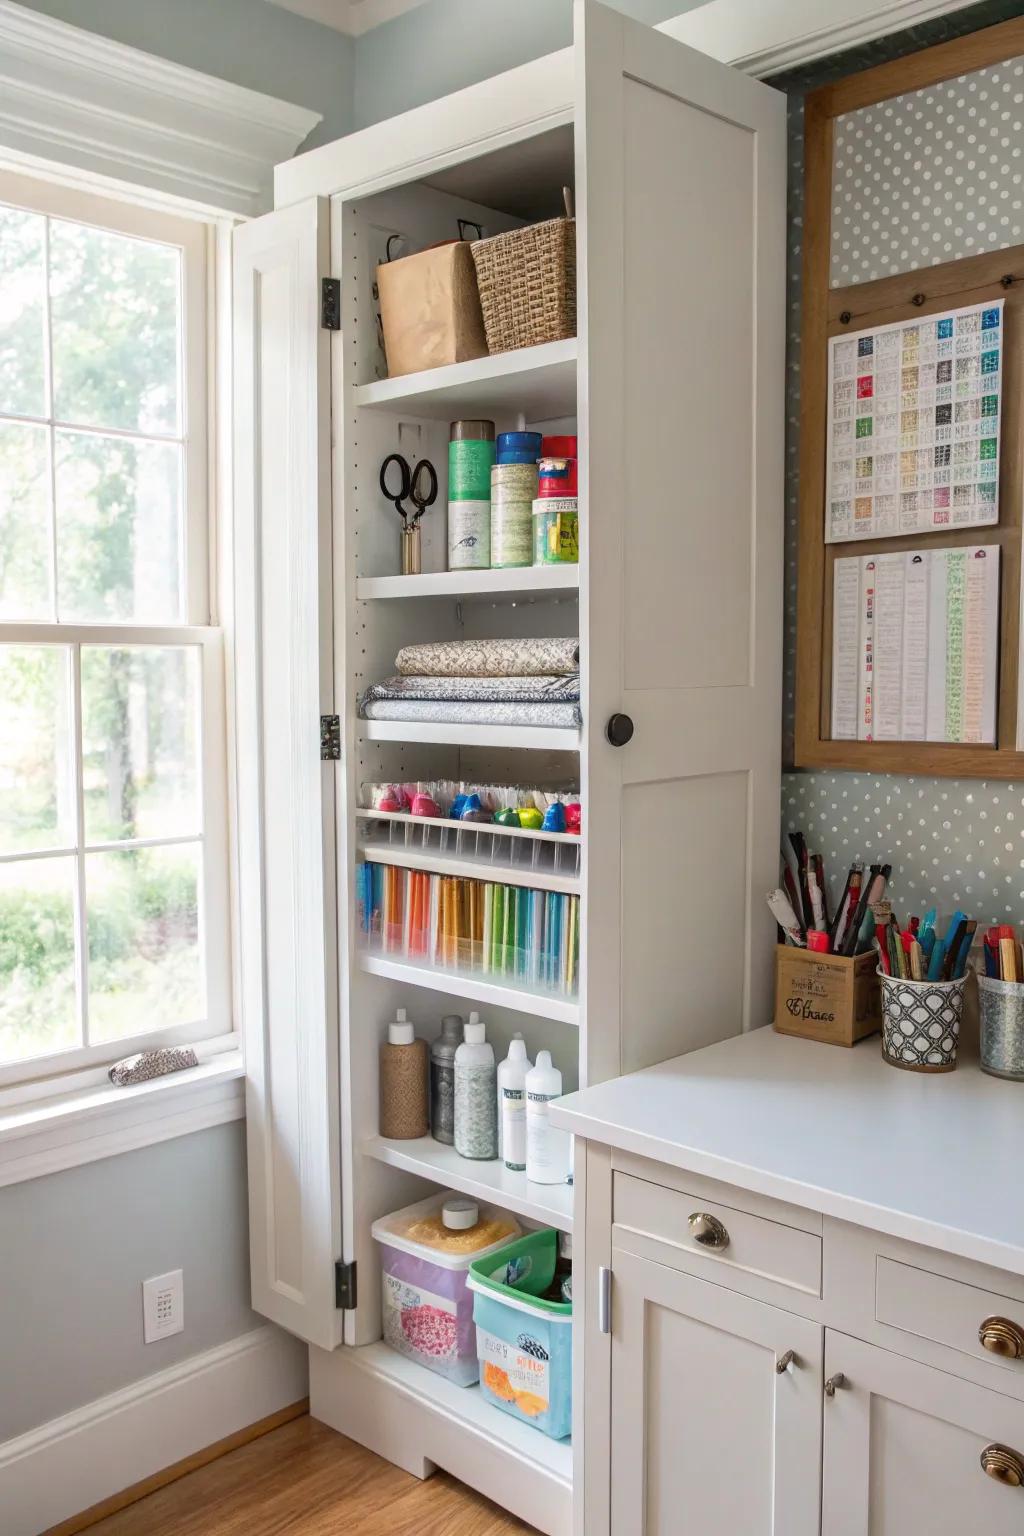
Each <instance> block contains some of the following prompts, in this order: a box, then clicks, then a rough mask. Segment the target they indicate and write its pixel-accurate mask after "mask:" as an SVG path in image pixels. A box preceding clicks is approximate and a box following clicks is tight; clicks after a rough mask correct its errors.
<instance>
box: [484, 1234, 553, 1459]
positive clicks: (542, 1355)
mask: <svg viewBox="0 0 1024 1536" xmlns="http://www.w3.org/2000/svg"><path fill="white" fill-rule="evenodd" d="M558 1242H559V1238H558V1233H557V1232H555V1231H552V1230H550V1229H545V1230H544V1231H541V1232H530V1233H528V1234H527V1235H526V1236H525V1237H523V1238H520V1239H519V1241H518V1242H515V1243H512V1244H510V1245H508V1246H507V1247H503V1248H502V1249H501V1251H500V1252H498V1253H492V1254H488V1255H486V1256H485V1255H481V1256H480V1258H478V1259H475V1260H474V1261H473V1263H472V1264H471V1265H470V1268H469V1287H470V1290H471V1291H472V1292H473V1318H474V1321H475V1322H476V1348H477V1354H478V1355H479V1357H480V1390H481V1391H482V1392H483V1394H484V1396H485V1397H486V1398H487V1399H488V1401H489V1402H492V1403H495V1404H497V1406H498V1407H499V1408H503V1409H504V1411H505V1412H506V1413H511V1414H512V1415H513V1416H514V1417H515V1418H517V1419H522V1420H523V1421H524V1422H525V1423H527V1424H533V1425H535V1426H536V1427H537V1428H538V1429H542V1430H543V1431H544V1433H545V1434H546V1435H550V1436H551V1438H552V1439H553V1440H564V1438H565V1436H566V1435H568V1434H570V1433H571V1431H572V1300H571V1296H572V1290H571V1286H567V1285H566V1284H565V1282H564V1280H563V1278H562V1276H561V1275H560V1274H559V1273H558Z"/></svg>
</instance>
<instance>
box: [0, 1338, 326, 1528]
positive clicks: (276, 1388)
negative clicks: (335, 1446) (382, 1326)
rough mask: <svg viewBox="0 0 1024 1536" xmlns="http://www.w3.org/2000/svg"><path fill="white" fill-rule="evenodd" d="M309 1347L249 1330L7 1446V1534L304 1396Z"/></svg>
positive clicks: (1, 1501)
mask: <svg viewBox="0 0 1024 1536" xmlns="http://www.w3.org/2000/svg"><path fill="white" fill-rule="evenodd" d="M308 1383H309V1367H308V1350H307V1348H306V1346H305V1345H304V1344H302V1343H300V1342H299V1340H298V1339H293V1338H292V1337H291V1336H290V1335H289V1334H287V1333H282V1332H281V1330H280V1329H278V1328H272V1327H266V1328H256V1329H253V1331H252V1332H251V1333H243V1334H242V1335H241V1337H240V1338H237V1339H230V1340H229V1341H228V1343H226V1344H220V1345H218V1346H217V1348H216V1349H209V1350H206V1351H205V1352H204V1353H203V1354H201V1355H193V1356H191V1358H189V1359H188V1360H182V1361H181V1362H180V1363H179V1364H178V1365H172V1366H170V1367H168V1369H167V1370H165V1371H157V1372H156V1373H155V1374H154V1375H152V1376H147V1377H145V1378H144V1379H143V1380H142V1381H136V1382H133V1383H132V1384H131V1386H128V1387H122V1388H121V1389H120V1390H119V1391H117V1392H111V1393H110V1394H109V1395H108V1396H106V1397H100V1398H97V1399H96V1401H95V1402H92V1403H86V1404H85V1406H84V1407H83V1408H76V1409H75V1410H74V1411H73V1412H72V1413H66V1414H64V1415H62V1417H61V1418H59V1419H51V1420H50V1422H49V1423H48V1424H41V1425H40V1426H39V1428H38V1429H32V1430H29V1431H28V1433H27V1434H24V1435H19V1436H18V1437H17V1438H16V1439H14V1440H8V1441H7V1442H6V1443H5V1444H2V1445H0V1510H2V1511H3V1513H2V1516H0V1527H2V1529H3V1536H39V1532H40V1531H45V1530H47V1529H48V1528H49V1527H50V1526H51V1525H56V1524H57V1523H58V1521H61V1520H66V1519H68V1517H69V1516H71V1515H75V1514H78V1513H79V1512H80V1511H81V1510H83V1509H88V1508H89V1507H90V1505H92V1504H98V1503H99V1502H100V1500H101V1499H107V1498H109V1497H110V1496H111V1495H112V1494H115V1493H119V1492H120V1491H121V1490H122V1489H123V1488H128V1487H130V1486H131V1484H132V1483H137V1482H140V1481H141V1480H142V1479H143V1478H146V1477H150V1476H152V1474H153V1473H154V1472H160V1471H162V1470H163V1468H164V1467H169V1466H173V1464H174V1463H175V1462H176V1461H181V1460H183V1458H184V1457H186V1456H192V1455H194V1454H195V1453H196V1451H201V1450H203V1449H205V1447H206V1446H208V1445H213V1444H214V1443H215V1442H216V1441H217V1440H222V1439H224V1437H225V1436H226V1435H232V1434H234V1433H235V1432H236V1431H237V1430H239V1429H244V1428H245V1427H246V1426H247V1425H249V1424H255V1423H256V1422H257V1420H259V1419H263V1418H266V1417H267V1415H268V1414H271V1413H276V1412H277V1411H278V1410H279V1409H281V1408H286V1407H288V1405H289V1404H291V1403H295V1402H298V1401H299V1399H300V1398H303V1397H305V1396H306V1394H307V1391H308Z"/></svg>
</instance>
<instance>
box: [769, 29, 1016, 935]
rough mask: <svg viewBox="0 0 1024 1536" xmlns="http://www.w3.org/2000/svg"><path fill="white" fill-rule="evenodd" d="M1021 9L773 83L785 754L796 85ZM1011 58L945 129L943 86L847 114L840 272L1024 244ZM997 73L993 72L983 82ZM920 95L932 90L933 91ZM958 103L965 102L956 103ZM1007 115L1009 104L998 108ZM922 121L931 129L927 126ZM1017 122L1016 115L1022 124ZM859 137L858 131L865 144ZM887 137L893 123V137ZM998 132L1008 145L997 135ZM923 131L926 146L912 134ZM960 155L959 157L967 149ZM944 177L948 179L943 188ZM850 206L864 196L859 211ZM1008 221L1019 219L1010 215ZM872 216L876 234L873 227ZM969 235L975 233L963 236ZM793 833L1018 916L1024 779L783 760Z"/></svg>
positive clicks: (902, 896) (786, 744) (792, 584)
mask: <svg viewBox="0 0 1024 1536" xmlns="http://www.w3.org/2000/svg"><path fill="white" fill-rule="evenodd" d="M1022 12H1024V3H1022V0H989V3H986V4H984V5H979V6H972V7H970V8H969V9H967V10H964V11H959V12H955V13H952V14H951V15H949V16H946V17H942V18H939V19H938V20H936V21H934V22H930V23H928V24H926V25H925V26H922V27H917V28H914V29H913V30H912V31H911V32H905V33H901V34H899V35H897V36H894V37H891V38H885V39H880V40H879V41H878V42H876V43H871V44H868V45H866V46H865V47H863V48H859V49H857V50H855V51H853V52H851V53H848V54H845V55H842V56H838V57H836V58H834V59H828V60H824V61H821V62H820V63H818V64H812V65H807V66H805V67H803V68H802V69H801V70H800V71H797V72H794V73H793V74H792V75H790V76H788V77H778V78H776V79H775V80H774V81H773V82H772V84H774V85H776V86H778V87H780V88H781V89H784V90H785V91H786V92H787V94H788V96H789V252H788V277H787V306H788V337H787V357H786V423H787V425H786V566H785V581H786V604H785V660H784V675H783V749H784V756H783V761H784V764H787V763H792V760H793V698H794V673H795V662H796V516H797V487H798V456H799V442H800V439H799V411H800V369H799V356H800V353H799V345H800V277H801V262H802V259H803V173H804V164H803V97H804V94H805V93H806V92H807V91H808V90H813V89H814V88H815V87H816V86H818V85H822V84H825V83H826V82H827V81H829V80H835V79H839V78H841V77H842V76H844V75H848V74H852V73H853V72H854V71H855V70H859V69H867V68H869V67H870V66H871V65H873V64H879V63H883V62H884V61H885V60H886V59H890V58H898V57H901V56H902V55H904V54H907V53H910V52H913V51H914V50H915V49H917V48H922V47H927V46H929V45H930V44H932V43H936V42H942V41H944V40H946V39H947V38H949V37H954V36H961V35H963V34H964V33H967V32H971V31H974V30H976V29H977V28H979V27H983V26H991V25H993V24H994V23H996V22H998V21H1001V20H1005V19H1006V18H1007V17H1009V16H1016V15H1020V14H1022ZM1018 66H1021V67H1022V68H1024V60H1014V61H1013V63H1012V64H1011V65H1010V66H1009V69H1008V70H1007V69H1006V67H1004V68H1003V69H996V70H994V71H989V70H984V71H979V72H978V73H977V74H976V75H972V76H971V77H970V79H969V80H964V81H956V82H951V83H950V85H949V87H948V89H947V88H946V87H943V88H942V89H943V92H944V93H945V94H946V95H947V99H946V100H945V101H943V103H942V111H941V116H942V118H943V119H945V118H946V117H947V116H948V115H950V113H951V112H952V114H953V121H952V123H951V125H950V126H949V127H947V128H945V129H944V130H943V131H942V132H941V133H940V132H939V131H938V128H937V126H936V125H937V124H938V123H939V106H940V104H939V101H938V99H937V93H936V91H935V90H931V91H922V92H915V93H914V94H913V95H909V96H907V97H905V98H902V99H901V101H900V103H899V104H898V106H897V105H894V107H893V112H894V115H893V117H892V118H886V117H884V114H883V115H879V109H878V108H865V109H864V110H863V111H862V112H858V113H853V114H850V117H849V118H848V119H847V120H846V123H844V125H843V126H842V130H841V132H840V134H839V135H838V136H837V148H836V156H837V166H838V165H840V164H841V166H842V174H843V182H842V185H843V187H844V189H845V190H844V199H843V209H844V213H847V212H848V213H849V214H850V217H851V219H852V215H853V212H854V211H856V213H857V216H858V219H863V218H864V217H865V216H867V218H866V222H867V225H868V230H867V238H864V239H861V240H855V239H854V238H853V235H852V231H853V229H854V225H853V224H852V223H851V224H849V225H844V224H842V222H840V223H838V225H837V226H836V238H835V241H834V243H833V256H832V260H833V270H832V279H833V283H834V284H840V285H842V284H846V283H850V282H864V281H867V280H869V279H871V278H874V277H881V276H885V275H888V274H889V273H891V272H901V271H908V270H912V269H914V268H916V267H920V266H925V265H930V264H932V263H934V262H941V261H947V260H950V259H952V258H953V257H954V256H961V255H971V254H978V252H980V251H985V250H994V249H999V248H1000V247H1002V246H1007V245H1013V244H1024V210H1022V208H1021V207H1020V204H1021V202H1024V193H1022V192H1021V190H1020V189H1021V187H1022V186H1024V182H1021V180H1020V177H1021V176H1024V153H1021V152H1020V151H1022V150H1024V101H1020V102H1018V101H1016V100H1014V97H1015V96H1016V95H1017V93H1018V92H1020V93H1021V95H1022V96H1024V73H1021V74H1017V73H1015V71H1016V70H1017V69H1018ZM993 73H994V74H998V75H999V76H1000V78H999V79H998V80H996V81H992V80H987V79H985V80H983V77H987V76H990V75H992V74H993ZM971 83H974V84H975V86H976V89H975V90H974V91H971V90H970V89H969V86H970V84H971ZM981 91H984V92H985V93H986V99H984V100H982V98H981V96H980V95H979V92H981ZM925 96H932V97H933V98H936V99H933V100H932V101H931V102H927V103H926V102H925V101H924V100H923V98H924V97H925ZM949 97H951V98H952V100H951V101H950V99H948V98H949ZM961 99H962V100H963V103H964V105H963V107H962V108H960V107H957V105H956V103H957V102H959V101H960V100H961ZM972 113H973V115H972ZM1004 113H1008V114H1009V116H1007V117H1005V118H1004V117H1003V114H1004ZM869 118H870V119H871V122H870V130H871V131H870V132H869ZM927 123H931V124H932V125H933V126H932V127H931V128H927V127H926V126H925V125H926V124H927ZM1015 123H1016V124H1019V125H1021V126H1018V127H1017V128H1014V127H1013V124H1015ZM1006 124H1008V125H1009V129H1007V128H1006V126H1004V125H1006ZM961 130H962V131H961ZM993 130H995V131H993ZM854 133H861V134H862V135H864V136H863V137H862V138H861V139H860V140H859V142H858V146H857V147H858V154H857V155H856V156H854V155H853V154H852V145H853V142H854V140H853V137H852V136H853V134H854ZM887 133H888V134H890V135H892V139H891V142H889V143H887V141H886V138H885V135H886V134H887ZM1005 137H1009V138H1010V140H1011V142H1010V144H1009V145H1004V144H1003V143H1002V142H1001V141H1002V139H1003V138H1005ZM915 138H920V139H921V143H920V144H915V143H914V142H913V140H914V139H915ZM972 138H973V139H974V140H975V142H974V143H971V142H970V141H971V139H972ZM939 141H941V142H939ZM961 151H962V153H963V159H958V158H957V156H958V154H959V153H960V152H961ZM1014 151H1017V153H1014ZM908 152H909V154H910V159H909V161H908V160H907V159H906V156H907V154H908ZM897 156H899V160H898V163H897ZM887 161H888V162H889V163H888V164H887V163H886V162H887ZM917 162H919V164H918V163H917ZM915 164H916V167H917V168H916V170H915ZM926 173H927V174H926ZM958 176H959V177H960V178H961V183H960V184H959V185H957V182H956V178H957V177H958ZM1015 177H1016V178H1017V180H1014V178H1015ZM950 178H951V179H952V182H953V186H952V187H950V186H949V185H947V184H946V183H947V182H948V180H949V179H950ZM950 191H951V192H952V196H951V197H947V196H946V193H947V192H950ZM1004 193H1005V196H1004V195H1003V194H1004ZM856 202H859V203H860V204H861V206H860V207H859V208H857V209H856V210H854V207H853V205H854V203H856ZM958 203H961V204H963V207H962V208H958V207H957V206H956V204H958ZM1015 203H1016V204H1017V206H1016V207H1014V204H1015ZM904 210H906V212H904ZM968 213H970V214H971V215H973V217H970V218H968V217H967V214H968ZM908 215H909V216H908ZM840 217H841V218H842V215H841V216H840ZM1004 218H1006V219H1008V220H1009V221H1010V222H1009V223H1007V224H1005V225H1004V224H1003V223H1002V222H1001V221H1002V220H1003V219H1004ZM947 219H948V220H951V221H952V222H949V223H947V222H946V221H947ZM873 223H877V224H878V226H879V227H878V229H877V230H875V229H871V227H870V226H871V225H872V224H873ZM904 228H905V229H906V230H907V231H908V233H907V234H904V233H903V231H904ZM844 231H846V233H845V234H844ZM958 231H959V233H958ZM993 236H994V238H992V237H993ZM915 239H916V240H917V242H918V243H917V244H916V245H915V244H913V243H912V242H913V241H914V240H915ZM968 239H973V240H974V241H975V244H973V245H967V244H966V241H967V240H968ZM844 240H845V241H846V242H847V246H848V248H844V244H843V241H844ZM947 243H948V244H949V246H950V247H951V249H949V250H946V249H945V246H946V244H947ZM904 252H906V253H907V254H906V256H904V254H903V253H904ZM795 829H801V830H803V831H804V832H805V834H806V836H807V839H808V843H809V845H810V846H811V848H813V849H815V850H819V849H820V851H821V852H822V853H823V854H824V856H825V861H826V865H827V867H828V869H829V871H830V875H831V879H832V883H833V885H838V886H839V887H840V888H841V886H842V882H843V880H845V876H846V869H847V867H848V866H849V863H850V860H851V859H854V858H863V859H865V860H866V861H867V862H869V863H870V862H874V861H876V860H884V861H886V862H891V863H892V865H893V878H892V890H893V895H894V898H895V900H896V902H897V904H898V906H899V907H900V908H909V909H910V910H912V911H915V912H920V911H923V910H926V909H927V908H928V907H929V906H931V905H936V906H938V908H939V911H940V914H942V915H945V916H948V915H949V914H950V913H952V911H953V910H954V909H955V907H956V906H958V905H962V906H963V907H964V908H965V910H966V909H968V908H969V909H970V910H971V912H972V914H976V915H977V916H978V918H979V919H981V920H983V921H984V922H986V923H987V922H990V921H1004V922H1006V921H1010V922H1021V921H1024V783H1022V784H1008V783H997V782H992V783H987V782H983V781H976V780H957V779H937V778H928V779H924V778H920V779H916V778H904V777H898V776H895V775H892V774H872V775H865V774H853V773H834V772H828V773H824V772H816V773H803V772H792V771H790V772H784V773H783V780H782V830H783V834H784V835H785V834H786V833H788V832H789V831H791V830H795ZM835 894H838V891H837V892H836V893H835Z"/></svg>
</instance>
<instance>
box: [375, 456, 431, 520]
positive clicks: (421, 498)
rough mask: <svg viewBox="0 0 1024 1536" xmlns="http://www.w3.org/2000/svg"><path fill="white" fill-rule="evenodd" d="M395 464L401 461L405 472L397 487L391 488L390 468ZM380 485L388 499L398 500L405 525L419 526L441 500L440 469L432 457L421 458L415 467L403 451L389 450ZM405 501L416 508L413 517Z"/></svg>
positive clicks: (400, 464)
mask: <svg viewBox="0 0 1024 1536" xmlns="http://www.w3.org/2000/svg"><path fill="white" fill-rule="evenodd" d="M392 464H397V465H398V472H399V474H400V475H401V480H400V482H399V486H398V490H397V491H392V490H389V489H388V470H389V469H390V468H391V466H392ZM424 482H425V483H424ZM380 488H381V494H382V495H384V496H386V497H387V499H388V501H393V502H394V504H395V507H396V509H397V511H398V514H399V516H400V517H401V519H402V526H403V528H415V527H416V524H417V523H418V522H419V520H420V518H421V517H422V516H423V514H424V512H425V511H426V510H427V508H428V507H432V506H433V505H434V502H435V501H436V500H437V470H436V469H435V468H434V466H433V464H431V462H430V460H429V459H420V461H419V463H418V464H417V465H416V468H415V470H412V469H410V468H409V461H408V459H405V458H403V457H402V455H401V454H400V453H389V454H388V456H387V458H386V459H385V460H384V463H383V464H382V465H381V467H380ZM404 501H411V502H412V504H413V506H414V507H415V508H416V511H415V512H414V513H413V514H412V516H411V517H410V516H409V510H408V508H407V507H404V506H403V505H402V503H403V502H404Z"/></svg>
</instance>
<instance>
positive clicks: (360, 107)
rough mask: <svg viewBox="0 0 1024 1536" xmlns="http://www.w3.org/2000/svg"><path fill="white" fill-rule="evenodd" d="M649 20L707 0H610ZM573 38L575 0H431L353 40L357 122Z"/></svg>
mask: <svg viewBox="0 0 1024 1536" xmlns="http://www.w3.org/2000/svg"><path fill="white" fill-rule="evenodd" d="M607 3H609V4H611V5H612V6H613V7H614V8H615V9H616V10H620V11H624V12H625V13H626V15H628V16H633V17H635V18H636V19H637V20H638V21H643V22H646V23H647V24H648V25H650V26H654V25H656V24H657V23H658V22H660V21H667V20H668V18H669V17H670V16H681V15H682V14H683V12H684V11H692V10H695V9H696V8H697V6H698V5H699V4H703V3H704V0H607ZM571 42H572V0H430V3H429V4H428V5H422V6H417V7H416V9H415V10H412V11H407V12H406V13H405V15H404V16H397V17H396V18H395V20H394V21H389V22H386V23H385V24H384V25H383V26H382V27H375V28H374V30H373V31H372V32H367V33H366V34H365V35H364V36H363V37H361V38H359V39H358V41H357V43H356V68H355V103H354V126H355V127H356V128H365V127H366V125H367V124H368V123H376V122H379V121H380V120H381V118H384V117H393V116H394V115H395V113H396V112H405V111H407V110H408V108H410V107H418V106H421V105H422V104H423V102H425V101H434V100H436V98H437V97H439V96H444V95H446V94H447V93H448V92H449V91H457V90H460V89H461V88H462V87H463V86H466V85H473V84H475V83H476V81H478V80H486V79H487V78H488V76H490V75H497V74H500V73H501V72H502V71H503V70H506V69H514V68H515V66H516V65H517V64H526V63H528V62H529V61H530V60H531V59H537V58H540V57H541V56H542V55H543V54H545V53H553V52H554V51H555V50H556V49H557V48H566V47H568V45H569V44H570V43H571Z"/></svg>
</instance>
